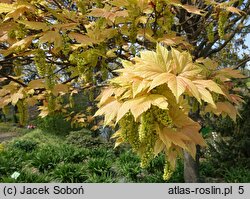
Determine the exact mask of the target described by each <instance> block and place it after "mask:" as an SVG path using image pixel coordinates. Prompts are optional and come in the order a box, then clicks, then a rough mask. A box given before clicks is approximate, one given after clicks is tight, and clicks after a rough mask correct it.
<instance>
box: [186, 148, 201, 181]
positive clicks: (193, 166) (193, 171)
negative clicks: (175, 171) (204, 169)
mask: <svg viewBox="0 0 250 199" xmlns="http://www.w3.org/2000/svg"><path fill="white" fill-rule="evenodd" d="M196 149H197V154H196V159H195V160H194V159H193V157H192V156H191V155H190V154H189V153H188V152H187V151H184V180H185V182H186V183H197V182H200V178H199V149H200V147H198V146H197V147H196Z"/></svg>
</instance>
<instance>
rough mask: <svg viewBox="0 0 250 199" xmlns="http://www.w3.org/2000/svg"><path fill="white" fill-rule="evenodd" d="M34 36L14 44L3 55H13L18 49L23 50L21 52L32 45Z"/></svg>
mask: <svg viewBox="0 0 250 199" xmlns="http://www.w3.org/2000/svg"><path fill="white" fill-rule="evenodd" d="M33 38H34V37H33V36H28V37H26V38H24V39H22V40H20V41H18V42H16V43H14V44H13V45H12V46H11V47H9V48H8V49H7V50H5V51H3V54H4V55H5V56H7V55H9V54H11V53H13V52H14V51H15V50H16V49H17V48H18V49H21V50H24V49H26V48H28V47H29V45H30V44H31V42H32V40H33Z"/></svg>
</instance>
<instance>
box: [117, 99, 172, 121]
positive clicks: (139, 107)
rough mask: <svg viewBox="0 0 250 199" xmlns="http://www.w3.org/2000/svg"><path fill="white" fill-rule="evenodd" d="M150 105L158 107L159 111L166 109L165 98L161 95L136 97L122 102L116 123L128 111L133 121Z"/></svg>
mask: <svg viewBox="0 0 250 199" xmlns="http://www.w3.org/2000/svg"><path fill="white" fill-rule="evenodd" d="M151 105H155V106H158V107H159V108H161V109H167V108H168V102H167V98H166V97H164V96H162V95H157V94H151V95H144V96H140V97H136V98H134V99H130V100H127V101H126V102H124V103H123V104H122V105H121V107H120V109H119V111H118V114H117V119H116V123H117V122H118V121H119V120H120V119H121V118H122V117H123V116H124V115H125V114H126V113H127V112H129V110H130V111H131V113H132V115H133V116H134V118H135V120H136V119H137V118H138V117H139V116H140V115H141V114H142V113H143V112H146V111H147V110H148V109H149V108H150V107H151Z"/></svg>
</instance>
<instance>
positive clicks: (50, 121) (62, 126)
mask: <svg viewBox="0 0 250 199" xmlns="http://www.w3.org/2000/svg"><path fill="white" fill-rule="evenodd" d="M35 123H36V126H37V127H38V128H40V129H41V130H43V131H44V132H47V133H53V134H56V135H67V134H68V133H69V132H70V131H72V128H71V124H70V122H69V121H66V120H65V119H64V116H63V115H62V114H60V113H55V114H53V115H48V116H46V117H44V118H39V119H37V121H36V122H35Z"/></svg>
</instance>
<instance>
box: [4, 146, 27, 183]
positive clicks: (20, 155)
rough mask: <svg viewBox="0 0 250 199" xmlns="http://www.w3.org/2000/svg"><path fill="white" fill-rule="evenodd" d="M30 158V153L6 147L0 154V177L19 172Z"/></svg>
mask: <svg viewBox="0 0 250 199" xmlns="http://www.w3.org/2000/svg"><path fill="white" fill-rule="evenodd" d="M30 158H31V154H30V153H25V152H24V151H21V150H20V149H17V148H12V147H8V146H7V147H6V148H5V149H4V151H2V152H0V177H1V178H2V177H3V176H4V175H11V174H12V173H13V172H15V171H19V170H21V168H22V167H23V166H24V165H25V164H26V162H27V161H28V160H29V159H30Z"/></svg>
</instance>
